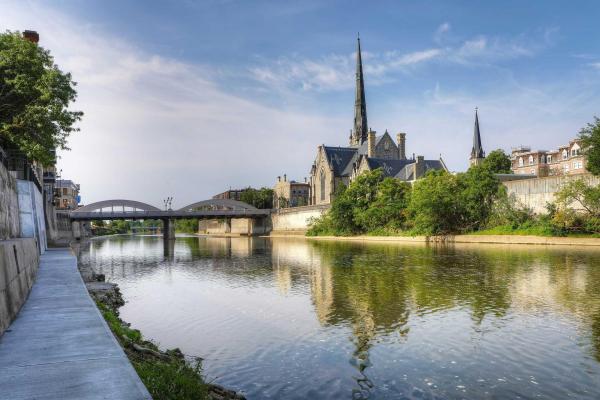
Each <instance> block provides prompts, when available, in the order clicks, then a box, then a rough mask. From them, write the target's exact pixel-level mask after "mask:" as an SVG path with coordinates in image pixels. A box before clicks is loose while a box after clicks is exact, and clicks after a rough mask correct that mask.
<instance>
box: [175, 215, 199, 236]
mask: <svg viewBox="0 0 600 400" xmlns="http://www.w3.org/2000/svg"><path fill="white" fill-rule="evenodd" d="M175 231H176V232H181V233H198V220H197V219H196V218H189V219H178V220H175Z"/></svg>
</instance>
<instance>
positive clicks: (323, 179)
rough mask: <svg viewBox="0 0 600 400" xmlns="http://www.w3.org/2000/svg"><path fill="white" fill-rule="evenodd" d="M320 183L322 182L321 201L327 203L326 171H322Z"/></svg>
mask: <svg viewBox="0 0 600 400" xmlns="http://www.w3.org/2000/svg"><path fill="white" fill-rule="evenodd" d="M319 181H320V182H321V201H325V170H321V173H320V174H319Z"/></svg>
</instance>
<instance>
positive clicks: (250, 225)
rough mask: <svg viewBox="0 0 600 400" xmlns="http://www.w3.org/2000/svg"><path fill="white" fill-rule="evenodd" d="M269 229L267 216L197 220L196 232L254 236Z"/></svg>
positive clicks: (264, 233) (262, 233) (263, 233)
mask: <svg viewBox="0 0 600 400" xmlns="http://www.w3.org/2000/svg"><path fill="white" fill-rule="evenodd" d="M270 231H271V224H270V220H269V217H265V218H258V219H252V218H230V219H208V220H200V221H199V222H198V233H200V234H207V235H232V236H254V235H266V234H267V233H269V232H270Z"/></svg>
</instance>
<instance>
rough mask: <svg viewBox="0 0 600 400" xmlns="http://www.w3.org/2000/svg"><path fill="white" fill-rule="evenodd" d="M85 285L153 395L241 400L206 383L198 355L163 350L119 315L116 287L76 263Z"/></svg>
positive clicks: (226, 390) (120, 303)
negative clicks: (189, 355)
mask: <svg viewBox="0 0 600 400" xmlns="http://www.w3.org/2000/svg"><path fill="white" fill-rule="evenodd" d="M78 268H79V272H80V274H81V276H82V278H83V280H84V282H85V285H86V288H87V290H88V292H89V294H90V296H91V297H92V299H93V300H94V301H95V303H96V305H97V307H98V310H99V311H100V313H101V314H102V316H103V317H104V319H105V320H106V323H107V324H108V326H109V328H110V330H111V331H112V333H113V335H114V336H115V338H116V339H117V342H118V343H119V344H120V345H121V347H122V349H123V351H124V352H125V354H126V355H127V357H128V359H129V361H130V362H131V364H132V365H133V367H134V369H135V370H136V372H137V373H138V375H139V377H140V379H141V380H142V382H143V383H144V385H145V386H146V388H147V389H148V391H149V392H150V394H151V395H152V397H153V398H155V399H182V400H188V399H189V400H191V399H198V400H245V397H244V396H242V395H240V394H238V393H236V392H234V391H232V390H228V389H226V388H223V387H221V386H219V385H215V384H211V383H206V382H205V381H204V379H203V376H202V359H200V358H196V357H187V356H185V355H184V354H183V353H182V352H181V350H179V349H178V348H175V349H170V350H166V351H163V350H161V349H160V348H159V347H158V346H157V345H156V344H155V343H153V342H152V341H150V340H146V339H144V337H143V335H142V333H141V332H140V331H139V330H137V329H134V328H132V327H131V325H130V324H128V323H127V322H125V321H123V320H121V319H120V318H119V308H120V307H121V306H123V305H124V304H125V301H124V299H123V297H122V295H121V292H120V290H119V287H118V285H117V284H115V283H110V282H105V277H104V275H101V274H96V273H94V271H93V270H92V269H91V268H89V267H82V266H81V265H78Z"/></svg>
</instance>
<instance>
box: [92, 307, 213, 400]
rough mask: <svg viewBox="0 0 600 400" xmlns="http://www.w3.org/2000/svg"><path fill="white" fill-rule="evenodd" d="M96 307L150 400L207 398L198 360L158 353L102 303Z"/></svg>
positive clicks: (174, 354) (154, 346) (156, 349)
mask: <svg viewBox="0 0 600 400" xmlns="http://www.w3.org/2000/svg"><path fill="white" fill-rule="evenodd" d="M97 305H98V309H99V310H100V312H101V313H102V316H103V317H104V319H105V320H106V322H107V323H108V326H109V327H110V329H111V331H112V332H113V334H114V335H115V337H116V338H117V340H118V341H119V343H120V344H121V346H122V347H123V350H125V353H126V354H127V357H128V358H129V361H131V364H132V365H133V367H134V368H135V370H136V371H137V373H138V375H139V377H140V379H141V380H142V382H143V383H144V385H145V386H146V388H147V389H148V391H149V392H150V394H151V395H152V397H153V398H154V399H165V400H204V399H207V398H208V387H207V385H206V383H205V382H204V380H203V377H202V364H201V361H200V360H195V361H194V362H193V363H191V362H188V361H187V360H186V359H185V358H184V356H183V354H182V353H181V352H180V351H179V350H178V349H174V350H168V351H167V352H165V353H162V352H160V350H159V348H158V346H156V344H154V343H152V342H151V341H148V340H144V338H143V336H142V334H141V332H140V331H139V330H137V329H132V328H130V327H128V326H127V325H125V324H124V323H123V321H121V319H120V318H119V315H118V313H117V312H115V311H114V310H112V309H111V308H110V307H108V306H107V305H106V304H104V303H102V302H97ZM133 344H136V345H138V346H142V347H144V348H146V349H149V350H151V352H149V353H146V352H144V353H142V352H139V351H136V350H135V349H134V348H133Z"/></svg>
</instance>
